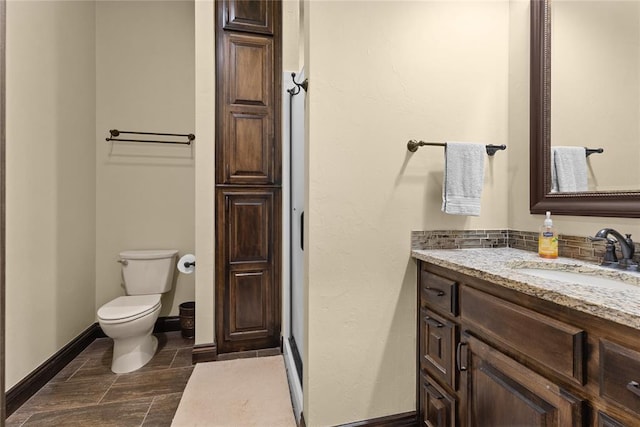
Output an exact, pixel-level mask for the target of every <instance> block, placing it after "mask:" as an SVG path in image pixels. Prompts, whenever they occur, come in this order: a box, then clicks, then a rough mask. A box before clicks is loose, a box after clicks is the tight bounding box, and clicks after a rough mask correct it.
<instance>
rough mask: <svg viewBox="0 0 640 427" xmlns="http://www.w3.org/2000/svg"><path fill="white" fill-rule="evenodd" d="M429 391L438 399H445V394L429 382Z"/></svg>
mask: <svg viewBox="0 0 640 427" xmlns="http://www.w3.org/2000/svg"><path fill="white" fill-rule="evenodd" d="M427 391H428V392H429V394H431V395H432V396H433V397H435V398H436V399H438V400H440V399H444V396H443V395H441V394H440V392H439V391H438V390H437V389H436V388H435V387H434V386H432V385H431V384H427Z"/></svg>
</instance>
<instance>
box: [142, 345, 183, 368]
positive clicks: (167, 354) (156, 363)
mask: <svg viewBox="0 0 640 427" xmlns="http://www.w3.org/2000/svg"><path fill="white" fill-rule="evenodd" d="M177 351H178V350H177V349H175V348H165V349H162V350H160V351H156V354H155V355H154V356H153V358H152V359H151V360H150V361H149V362H147V364H146V365H144V366H143V367H142V368H140V369H138V370H137V371H136V372H146V371H153V370H155V369H167V368H169V367H171V362H173V359H174V358H175V357H176V352H177Z"/></svg>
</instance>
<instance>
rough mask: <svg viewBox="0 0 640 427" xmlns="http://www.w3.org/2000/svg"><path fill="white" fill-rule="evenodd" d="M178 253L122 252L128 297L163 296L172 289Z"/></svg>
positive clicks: (158, 251)
mask: <svg viewBox="0 0 640 427" xmlns="http://www.w3.org/2000/svg"><path fill="white" fill-rule="evenodd" d="M177 256H178V251H177V250H175V249H160V250H145V251H124V252H120V260H119V261H120V263H121V264H122V280H123V282H124V288H125V290H126V292H127V295H151V294H162V293H165V292H168V291H169V290H170V289H171V283H172V281H173V274H174V271H175V267H176V258H177Z"/></svg>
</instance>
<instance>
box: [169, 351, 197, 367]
mask: <svg viewBox="0 0 640 427" xmlns="http://www.w3.org/2000/svg"><path fill="white" fill-rule="evenodd" d="M191 353H193V349H192V348H181V349H179V350H178V351H177V352H176V357H174V358H173V362H171V367H172V368H182V367H184V366H191V365H192V364H193V363H192V355H191Z"/></svg>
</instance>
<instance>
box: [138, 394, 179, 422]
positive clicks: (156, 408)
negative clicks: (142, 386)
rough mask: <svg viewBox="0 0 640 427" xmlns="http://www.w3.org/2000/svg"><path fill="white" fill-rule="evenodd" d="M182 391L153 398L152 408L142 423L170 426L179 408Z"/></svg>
mask: <svg viewBox="0 0 640 427" xmlns="http://www.w3.org/2000/svg"><path fill="white" fill-rule="evenodd" d="M181 398H182V393H172V394H167V395H164V396H158V397H155V398H154V399H153V403H152V404H151V409H149V413H148V414H147V417H146V418H145V419H144V423H142V427H165V426H166V427H169V426H171V421H172V420H173V417H174V416H175V414H176V411H177V410H178V404H179V403H180V399H181Z"/></svg>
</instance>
